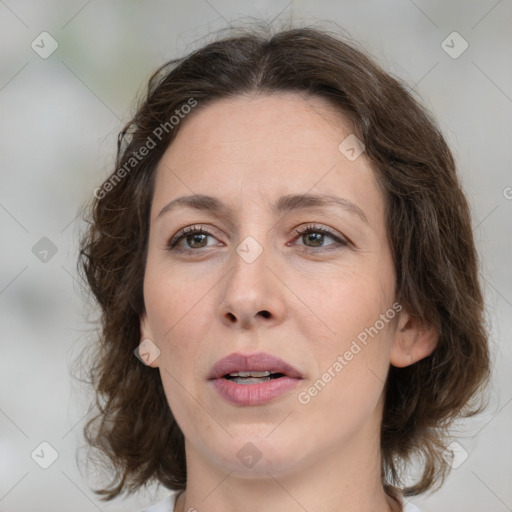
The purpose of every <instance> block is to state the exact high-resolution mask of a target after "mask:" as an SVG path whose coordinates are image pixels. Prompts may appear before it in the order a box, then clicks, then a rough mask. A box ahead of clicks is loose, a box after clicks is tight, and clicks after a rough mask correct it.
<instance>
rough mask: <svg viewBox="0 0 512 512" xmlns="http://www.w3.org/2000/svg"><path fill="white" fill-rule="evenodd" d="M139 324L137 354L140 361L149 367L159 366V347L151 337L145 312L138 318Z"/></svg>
mask: <svg viewBox="0 0 512 512" xmlns="http://www.w3.org/2000/svg"><path fill="white" fill-rule="evenodd" d="M139 324H140V340H141V341H140V344H139V347H138V349H139V356H140V359H141V360H142V362H143V363H144V364H145V365H146V366H151V368H158V367H159V362H158V359H159V356H160V349H159V348H158V346H157V345H156V343H155V341H154V337H153V333H152V331H151V328H150V327H149V321H148V318H147V315H146V313H143V314H142V315H141V316H140V319H139Z"/></svg>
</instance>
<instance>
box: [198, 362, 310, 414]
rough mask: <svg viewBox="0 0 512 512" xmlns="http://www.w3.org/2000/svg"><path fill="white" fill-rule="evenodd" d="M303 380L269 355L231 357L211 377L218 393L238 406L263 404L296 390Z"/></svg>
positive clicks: (217, 365) (293, 369)
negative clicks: (293, 389)
mask: <svg viewBox="0 0 512 512" xmlns="http://www.w3.org/2000/svg"><path fill="white" fill-rule="evenodd" d="M303 378H304V377H303V376H302V374H301V373H300V372H299V371H298V370H297V369H296V368H294V367H293V366H292V365H290V364H289V363H286V362H285V361H283V360H282V359H280V358H278V357H275V356H272V355H271V354H266V353H257V354H240V353H235V354H231V355H229V356H227V357H225V358H223V359H220V360H219V361H217V363H216V364H215V365H214V366H213V368H212V371H211V372H210V375H209V377H208V380H209V381H210V382H211V384H212V385H213V387H214V388H215V390H216V391H217V393H218V394H219V395H220V396H221V398H223V399H224V400H226V401H228V402H230V403H231V404H235V405H244V406H247V405H261V404H264V403H266V402H268V401H270V400H273V399H274V398H276V397H278V396H280V395H283V394H284V393H286V392H288V391H290V390H291V389H292V388H294V387H295V386H296V385H297V383H298V382H299V381H300V380H302V379H303Z"/></svg>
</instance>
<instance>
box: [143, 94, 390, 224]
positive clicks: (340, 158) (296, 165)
mask: <svg viewBox="0 0 512 512" xmlns="http://www.w3.org/2000/svg"><path fill="white" fill-rule="evenodd" d="M182 122H183V125H182V126H181V127H180V131H179V132H178V134H177V136H176V138H175V140H174V141H173V142H172V144H171V145H170V146H169V147H168V148H167V150H166V152H165V153H164V155H163V157H162V159H161V161H160V163H159V165H158V168H157V176H156V184H155V194H154V199H153V209H152V218H154V217H155V216H156V215H157V214H158V212H159V211H160V209H161V208H162V207H164V206H165V204H167V203H168V202H169V201H171V200H172V199H175V198H177V197H179V196H183V195H191V194H205V195H210V196H215V197H218V198H219V199H221V200H222V201H223V202H224V203H226V205H228V206H229V207H230V208H232V209H233V211H242V210H244V209H250V210H252V211H256V210H258V209H259V208H262V207H263V205H268V206H269V207H270V205H271V204H273V203H274V202H275V201H277V199H278V198H279V197H281V196H283V195H287V194H307V193H315V194H335V195H337V196H340V197H343V198H345V199H348V200H349V201H351V202H353V203H356V204H358V205H360V206H361V207H362V209H364V211H365V214H366V216H367V217H368V220H369V222H370V224H373V225H374V226H376V225H377V224H381V225H382V220H383V216H384V198H383V197H382V194H381V192H380V190H379V188H378V186H377V183H376V180H375V176H374V174H373V170H372V168H371V167H370V165H369V163H368V161H367V160H366V158H365V157H364V153H363V154H362V155H361V156H360V157H359V158H357V159H355V160H353V161H351V160H349V159H347V157H346V156H345V154H344V153H342V152H341V151H340V149H339V145H340V143H342V141H343V140H345V139H346V137H347V136H349V135H351V133H352V128H351V123H350V122H349V121H348V120H347V119H346V118H344V117H343V116H342V115H341V114H340V112H339V111H338V110H336V109H335V108H334V107H333V106H332V105H331V104H330V103H328V102H327V101H326V100H323V99H322V98H318V97H305V96H304V95H303V94H298V93H279V94H272V95H252V96H237V97H234V98H227V99H222V100H218V101H214V102H212V103H211V104H208V105H206V106H205V107H202V108H201V107H200V108H198V109H197V110H196V111H194V112H193V113H192V114H191V115H190V116H189V117H188V118H186V119H185V120H184V121H182ZM367 210H368V211H367Z"/></svg>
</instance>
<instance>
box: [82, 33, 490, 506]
mask: <svg viewBox="0 0 512 512" xmlns="http://www.w3.org/2000/svg"><path fill="white" fill-rule="evenodd" d="M280 91H296V92H301V93H305V94H308V95H312V96H317V97H321V98H324V99H326V100H328V101H329V102H330V103H331V104H332V105H333V107H334V108H338V109H339V110H340V111H341V112H343V114H344V116H346V118H347V119H349V120H350V121H351V122H352V123H353V126H354V130H355V134H356V135H357V137H358V138H359V139H360V140H361V141H363V143H364V145H365V155H366V158H367V159H368V160H369V162H370V163H371V165H372V167H373V169H374V172H375V175H376V177H377V180H378V182H379V184H380V186H381V188H382V191H383V194H384V196H385V200H386V216H387V219H386V221H387V229H388V237H389V243H390V247H391V250H392V254H393V257H394V263H395V270H396V276H397V277H396V300H397V301H398V302H399V303H400V304H402V306H403V307H404V309H405V310H407V311H408V312H409V313H411V314H414V315H417V316H418V317H420V318H421V319H422V320H423V321H424V322H425V323H426V324H427V325H431V326H433V327H434V328H435V329H436V330H437V332H438V333H439V342H438V346H437V348H436V349H435V350H434V352H433V353H432V354H431V355H430V356H429V357H426V358H425V359H422V360H421V361H419V362H418V363H416V364H413V365H411V366H409V367H405V368H396V367H391V368H390V371H389V374H388V380H387V382H386V390H385V393H386V396H385V406H384V413H383V419H382V430H381V453H382V482H383V485H384V488H385V490H386V492H388V494H390V495H397V494H398V489H400V492H404V493H405V495H415V494H419V493H422V492H424V491H426V490H429V489H432V488H433V487H434V486H436V484H439V485H440V484H441V483H442V481H443V480H444V478H445V476H446V474H447V471H448V469H449V465H448V463H447V462H446V460H445V459H444V458H443V456H442V451H443V449H444V448H445V444H446V440H447V432H448V431H447V428H448V427H449V426H450V424H451V423H452V421H453V420H454V419H456V418H457V417H459V416H461V415H463V414H465V415H469V414H473V413H474V412H475V411H476V410H477V408H476V407H475V406H474V404H472V405H473V409H470V408H469V405H468V404H471V403H472V400H470V399H472V398H474V397H477V396H479V395H477V392H478V391H480V390H481V389H483V386H484V384H485V383H486V382H487V380H488V375H489V366H490V363H489V353H488V346H487V333H486V330H485V326H484V319H483V301H482V294H481V289H480V285H479V278H478V268H477V255H476V251H475V247H474V243H473V235H472V228H471V220H470V212H469V208H468V204H467V201H466V199H465V196H464V194H463V192H462V190H461V187H460V184H459V181H458V178H457V175H456V170H455V164H454V160H453V157H452V154H451V152H450V150H449V148H448V146H447V144H446V142H445V140H444V138H443V136H442V135H441V133H440V131H439V129H438V128H437V127H436V124H435V122H434V121H433V120H432V118H431V117H430V115H429V114H428V113H427V112H426V110H425V109H424V108H423V107H422V106H421V105H420V104H419V103H418V102H417V101H416V100H415V99H414V98H413V95H412V94H411V92H409V91H408V90H407V89H406V87H405V86H404V85H403V84H402V83H400V82H399V81H398V80H396V79H394V78H393V77H391V76H390V75H389V74H387V73H385V72H384V71H383V70H382V69H380V67H378V66H377V65H376V64H375V63H374V62H373V61H372V60H371V59H370V58H369V57H367V56H366V55H365V53H364V52H363V51H361V50H359V49H357V48H356V46H355V45H354V43H348V42H346V41H344V40H341V39H340V38H339V37H337V36H332V35H330V34H329V33H327V32H326V31H324V30H317V29H313V28H295V29H291V30H284V31H280V32H277V33H275V34H270V33H264V34H262V33H260V32H258V31H255V30H251V31H249V32H243V31H242V32H240V33H236V34H234V35H230V36H228V37H226V38H224V39H221V40H218V41H216V42H213V43H210V44H208V45H206V46H204V47H202V48H200V49H199V50H197V51H195V52H193V53H191V54H190V55H188V56H186V57H185V58H182V59H177V60H173V61H170V62H168V63H166V64H165V65H163V66H162V67H160V68H159V69H158V70H157V71H156V72H155V73H154V74H153V76H152V77H151V79H150V80H149V86H148V93H147V97H146V98H144V101H142V102H141V104H140V106H139V108H138V110H137V112H136V114H135V115H134V117H133V119H132V120H131V121H130V122H129V123H128V124H127V125H126V126H125V128H124V129H123V131H122V132H121V133H120V135H119V141H118V152H117V160H116V169H115V170H114V172H113V173H112V175H111V176H110V178H108V179H107V180H106V181H105V183H104V184H103V186H102V188H101V189H98V190H99V191H100V193H95V198H94V199H93V201H92V205H91V207H90V212H91V218H90V219H89V224H90V225H89V227H88V230H87V232H86V233H85V234H84V235H83V238H82V241H81V253H80V262H79V263H80V268H81V270H82V271H83V272H84V276H85V278H86V280H87V283H88V286H89V287H90V290H91V291H92V293H93V295H94V297H95V299H96V300H97V302H98V304H99V306H100V308H101V329H100V332H99V336H98V343H96V344H95V345H94V347H93V348H94V355H93V357H94V362H93V363H91V365H92V366H91V368H90V372H89V373H90V380H91V382H92V383H93V385H94V388H95V391H96V400H95V406H96V407H97V411H96V412H97V414H96V416H95V417H94V418H92V419H91V420H90V421H89V422H88V423H87V425H86V427H85V429H84V431H85V435H86V440H87V442H88V443H89V445H90V446H91V447H94V448H95V449H97V450H98V451H99V453H100V455H101V454H103V455H104V456H106V459H105V460H106V461H107V462H108V463H110V464H111V466H110V467H111V468H113V469H114V472H115V473H114V474H113V476H112V481H111V482H110V484H109V486H107V487H105V488H103V489H99V490H96V493H98V494H100V495H103V496H104V498H103V499H112V498H114V497H115V496H117V495H118V494H120V493H122V492H126V493H133V492H135V491H137V490H138V489H139V488H140V487H142V486H144V485H146V484H147V483H149V482H152V481H155V480H156V481H158V482H160V483H161V484H163V485H164V486H166V487H167V488H169V489H173V490H178V489H180V490H182V489H185V487H186V482H187V471H186V464H185V451H184V437H183V433H182V432H181V430H180V428H179V427H178V425H177V423H176V421H175V420H174V418H173V415H172V412H171V410H170V408H169V406H168V404H167V400H166V397H165V394H164V391H163V388H162V383H161V380H160V376H159V373H158V372H157V371H155V370H154V369H152V368H150V367H147V366H145V365H143V364H141V363H140V361H139V360H138V359H137V358H136V357H134V354H133V352H134V349H136V348H137V346H138V344H139V342H140V331H139V318H140V315H141V314H142V313H143V312H144V300H143V293H142V290H143V279H144V269H145V257H146V246H147V239H148V231H149V211H150V206H151V201H152V195H153V179H154V174H155V168H156V166H157V163H158V162H159V160H160V158H161V156H162V154H163V152H164V151H165V150H166V149H167V147H168V146H169V144H171V143H172V140H173V139H174V137H175V136H176V133H177V132H178V130H179V129H180V127H181V126H182V124H183V122H186V119H185V120H184V121H183V122H181V123H178V124H175V125H174V124H172V123H170V122H169V120H170V119H171V117H172V116H173V115H177V114H178V112H177V111H180V112H181V110H180V109H182V108H183V105H186V104H187V103H188V104H189V105H190V104H192V102H191V99H193V101H196V102H197V107H195V109H196V110H197V109H200V108H204V107H205V106H206V105H208V104H209V103H210V102H212V101H215V100H217V99H220V98H225V97H229V96H234V95H241V94H249V93H263V94H265V93H270V94H271V93H278V92H280ZM192 115H193V114H192ZM165 123H167V124H165ZM162 126H164V127H165V128H166V129H162ZM158 127H160V130H158ZM155 130H156V132H155ZM156 133H157V134H159V136H158V137H157V136H156V135H155V134H156ZM150 140H151V141H152V143H153V144H152V146H154V147H151V149H150V150H149V151H144V150H143V149H142V148H143V147H146V148H147V147H148V146H149V143H148V142H149V141H150ZM143 154H144V156H143V157H142V156H141V155H143ZM135 157H137V158H135ZM134 158H135V160H134ZM130 159H132V160H130ZM121 169H124V173H122V172H120V170H121ZM114 178H116V179H115V180H114ZM107 182H108V183H110V185H108V186H107ZM415 457H419V458H420V460H421V464H422V466H421V467H422V470H423V472H422V474H421V475H420V477H419V478H418V479H417V480H416V481H415V483H414V484H412V485H410V486H406V485H405V484H404V475H405V471H404V469H405V468H406V467H407V464H408V463H410V462H411V461H412V460H413V459H414V458H415ZM104 458H105V457H104Z"/></svg>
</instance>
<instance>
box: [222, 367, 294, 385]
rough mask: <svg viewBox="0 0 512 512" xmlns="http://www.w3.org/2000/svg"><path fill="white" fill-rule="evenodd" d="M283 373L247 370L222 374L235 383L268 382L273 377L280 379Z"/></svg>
mask: <svg viewBox="0 0 512 512" xmlns="http://www.w3.org/2000/svg"><path fill="white" fill-rule="evenodd" d="M284 376H285V374H284V373H281V372H277V373H271V372H270V371H269V370H265V371H262V372H257V371H248V372H232V373H228V374H226V375H224V376H223V378H224V379H228V380H230V381H232V382H235V383H236V384H258V383H261V382H268V381H269V380H273V379H280V378H281V377H284Z"/></svg>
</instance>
